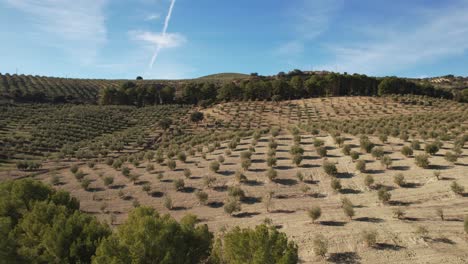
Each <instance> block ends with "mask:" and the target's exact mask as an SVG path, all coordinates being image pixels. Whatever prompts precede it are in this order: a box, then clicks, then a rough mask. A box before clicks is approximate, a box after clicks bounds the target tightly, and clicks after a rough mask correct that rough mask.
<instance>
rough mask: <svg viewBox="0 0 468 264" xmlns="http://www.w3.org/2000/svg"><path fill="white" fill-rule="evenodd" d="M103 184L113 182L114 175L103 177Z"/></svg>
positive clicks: (107, 184)
mask: <svg viewBox="0 0 468 264" xmlns="http://www.w3.org/2000/svg"><path fill="white" fill-rule="evenodd" d="M103 181H104V185H105V186H109V185H111V184H113V183H114V177H111V176H108V177H105V178H104V179H103Z"/></svg>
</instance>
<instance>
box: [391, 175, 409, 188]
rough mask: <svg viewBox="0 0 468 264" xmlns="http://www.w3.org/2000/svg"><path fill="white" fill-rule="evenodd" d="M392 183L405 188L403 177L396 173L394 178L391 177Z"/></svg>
mask: <svg viewBox="0 0 468 264" xmlns="http://www.w3.org/2000/svg"><path fill="white" fill-rule="evenodd" d="M393 182H394V183H395V184H396V185H398V186H400V187H403V186H405V184H406V183H405V176H403V174H402V173H398V174H397V175H395V176H394V177H393Z"/></svg>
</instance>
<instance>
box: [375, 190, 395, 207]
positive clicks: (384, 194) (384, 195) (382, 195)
mask: <svg viewBox="0 0 468 264" xmlns="http://www.w3.org/2000/svg"><path fill="white" fill-rule="evenodd" d="M377 196H378V197H379V200H380V201H381V202H382V203H383V204H387V203H388V202H389V201H390V199H392V195H391V193H390V192H389V191H388V190H387V188H385V187H382V188H380V189H379V191H378V192H377Z"/></svg>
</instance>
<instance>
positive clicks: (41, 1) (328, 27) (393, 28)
mask: <svg viewBox="0 0 468 264" xmlns="http://www.w3.org/2000/svg"><path fill="white" fill-rule="evenodd" d="M171 4H172V7H173V8H172V10H171V12H170V9H171V8H170V7H171ZM467 14H468V0H446V1H439V0H438V1H435V0H433V1H429V0H426V1H423V0H412V1H408V0H394V1H384V0H289V1H284V0H237V1H227V0H226V1H224V0H175V1H173V0H132V1H130V0H0V72H2V73H6V72H8V73H15V72H16V69H18V73H23V74H33V75H46V76H59V77H67V76H68V77H78V78H106V79H124V78H129V79H133V78H135V77H136V76H138V75H141V76H143V77H144V78H146V79H180V78H193V77H198V76H203V75H207V74H211V73H218V72H242V73H251V72H258V73H260V74H263V75H272V74H276V73H277V72H279V71H289V70H292V69H295V68H299V69H303V70H322V69H323V70H332V71H339V72H344V71H346V72H348V73H355V72H357V73H364V74H368V75H377V76H386V75H399V76H408V77H425V76H438V75H444V74H449V73H451V74H455V75H463V76H466V75H468V15H467ZM164 28H166V31H165V32H164ZM155 53H157V54H156V55H157V56H155ZM153 57H155V59H154V63H151V62H152V58H153Z"/></svg>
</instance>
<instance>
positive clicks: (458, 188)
mask: <svg viewBox="0 0 468 264" xmlns="http://www.w3.org/2000/svg"><path fill="white" fill-rule="evenodd" d="M450 189H451V190H452V192H453V193H455V194H457V195H463V193H464V192H465V187H463V186H462V185H460V184H458V182H456V181H454V182H452V184H451V185H450Z"/></svg>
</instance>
